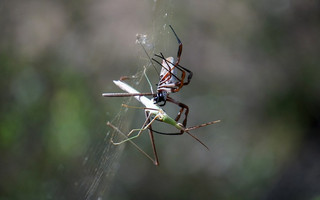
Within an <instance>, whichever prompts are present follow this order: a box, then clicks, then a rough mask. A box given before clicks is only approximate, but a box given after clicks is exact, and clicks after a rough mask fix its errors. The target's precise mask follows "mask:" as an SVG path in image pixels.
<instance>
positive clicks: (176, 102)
mask: <svg viewBox="0 0 320 200" xmlns="http://www.w3.org/2000/svg"><path fill="white" fill-rule="evenodd" d="M167 101H168V102H171V103H174V104H176V105H178V106H179V107H180V111H179V113H178V115H177V117H176V118H175V121H176V122H178V121H179V119H180V117H181V115H182V113H183V111H184V116H185V117H184V120H183V122H182V125H183V126H184V127H186V126H187V121H188V114H189V107H188V106H187V105H186V104H184V103H181V102H179V101H177V100H174V99H173V98H171V97H167Z"/></svg>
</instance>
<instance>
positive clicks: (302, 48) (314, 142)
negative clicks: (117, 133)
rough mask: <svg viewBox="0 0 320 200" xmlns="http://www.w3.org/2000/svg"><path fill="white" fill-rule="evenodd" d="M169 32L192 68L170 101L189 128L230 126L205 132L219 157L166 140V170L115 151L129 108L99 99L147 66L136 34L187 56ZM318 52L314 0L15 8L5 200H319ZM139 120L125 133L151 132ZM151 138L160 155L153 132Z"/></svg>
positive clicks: (4, 56) (4, 77)
mask: <svg viewBox="0 0 320 200" xmlns="http://www.w3.org/2000/svg"><path fill="white" fill-rule="evenodd" d="M168 24H171V25H172V26H173V27H174V28H175V31H176V32H177V34H178V35H179V37H180V39H181V40H182V42H183V44H184V50H183V53H182V60H181V65H183V66H185V67H187V68H189V69H190V70H192V71H193V72H194V78H193V79H192V82H191V84H190V85H189V86H186V87H184V88H183V89H182V90H181V92H179V94H175V95H172V97H174V98H176V99H177V100H180V101H182V102H184V103H185V104H187V105H189V107H190V115H189V122H188V124H189V125H190V126H192V125H196V124H199V123H203V122H207V121H212V120H217V119H221V120H222V122H221V123H220V124H217V125H213V126H210V127H205V128H202V129H199V130H195V131H193V133H194V134H195V135H197V136H198V137H199V138H200V139H201V140H202V141H204V142H205V143H206V144H207V145H208V146H209V147H210V149H211V150H210V151H206V150H205V149H204V148H203V147H202V146H201V145H200V144H198V143H197V142H196V141H194V140H192V138H190V137H188V136H187V135H183V136H161V135H156V136H155V137H156V138H155V139H156V144H157V148H158V154H159V157H160V167H155V166H153V165H152V163H151V162H150V161H148V160H147V159H146V158H145V157H144V156H143V155H142V154H140V153H139V152H138V151H136V150H135V149H134V148H133V147H132V146H131V145H123V146H122V147H113V146H110V145H109V139H108V138H109V136H106V134H107V133H108V131H109V130H110V129H109V128H108V127H106V125H105V123H106V121H108V120H112V119H114V118H115V116H117V113H118V112H119V110H120V109H121V101H122V99H121V100H119V99H106V98H103V97H101V93H102V92H119V91H120V90H119V89H118V88H116V86H114V85H113V83H112V80H114V79H118V78H119V77H120V76H122V75H131V74H135V73H136V72H137V71H140V72H141V70H142V66H143V65H146V63H148V61H146V60H145V58H146V56H145V54H144V52H143V51H142V49H141V47H140V46H139V45H137V44H135V39H136V38H135V37H136V34H137V33H144V34H148V36H149V38H150V40H151V43H150V46H149V49H148V51H150V52H154V53H158V52H159V51H161V52H163V53H164V55H165V56H170V55H176V50H177V44H176V41H175V38H174V37H173V35H172V33H171V32H170V30H169V29H168V26H167V25H168ZM150 52H149V53H150ZM319 52H320V3H319V1H315V0H310V1H299V0H293V1H289V0H278V1H266V0H259V1H248V0H247V1H233V0H230V1H221V0H213V1H209V0H206V1H205V0H203V1H170V0H168V1H147V0H142V1H141V0H140V1H138V0H124V1H111V0H97V1H96V0H94V1H88V0H82V1H53V0H44V1H40V0H30V1H28V2H26V1H22V0H15V1H9V0H3V1H1V2H0V70H1V72H0V89H1V90H0V92H1V97H0V100H1V107H0V108H1V109H0V112H1V115H0V160H1V161H0V163H1V164H0V180H1V181H0V200H4V199H115V200H123V199H151V198H152V199H304V200H305V199H310V200H318V199H320V138H319V128H320V127H319V125H320V123H319V122H320V121H319V120H320V119H319V117H320V114H319V112H320V78H319V77H320V56H319ZM148 74H150V78H151V80H152V82H153V83H154V84H155V83H156V82H157V81H158V79H157V77H156V75H155V73H154V72H153V71H152V69H150V70H148ZM137 87H139V90H144V91H148V87H147V86H145V87H143V86H141V85H139V86H137ZM132 104H134V103H132ZM174 109H175V108H174V107H172V106H171V107H170V105H169V106H168V107H167V108H166V110H168V111H170V110H174ZM174 112H175V111H172V113H174ZM120 114H125V115H126V114H127V113H125V112H121V113H120ZM128 115H130V116H134V117H128V119H126V120H125V121H123V123H122V124H119V126H120V125H121V128H122V130H123V131H128V130H129V129H132V128H139V127H140V126H141V125H142V122H143V117H144V114H143V112H142V111H140V110H129V111H128ZM172 115H174V114H172ZM133 119H134V120H133ZM139 141H140V143H139V144H140V145H142V147H143V148H144V149H146V150H147V151H148V152H151V151H150V146H149V144H148V136H147V134H144V135H143V136H141V138H139V139H137V142H139ZM141 141H142V142H141ZM124 146H126V147H125V148H124ZM123 148H124V151H121V150H122V149H123ZM121 152H122V153H121ZM120 155H122V156H120ZM88 159H89V161H88V162H89V163H90V164H88V163H87V160H88ZM97 172H103V173H102V176H101V177H102V178H101V179H100V180H101V181H100V182H99V181H98V182H97V185H95V182H93V181H94V180H97V177H99V174H98V173H97ZM95 186H96V187H95ZM89 188H91V190H90V189H89ZM89 190H90V191H91V192H90V195H88V191H89Z"/></svg>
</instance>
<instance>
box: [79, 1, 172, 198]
mask: <svg viewBox="0 0 320 200" xmlns="http://www.w3.org/2000/svg"><path fill="white" fill-rule="evenodd" d="M151 6H152V7H151V8H150V9H152V11H153V12H152V14H153V17H152V31H151V32H152V33H151V34H137V47H138V48H137V49H139V52H138V53H139V55H140V56H139V62H138V64H136V65H135V66H137V72H136V73H135V74H134V75H132V76H130V78H131V79H132V80H133V81H132V82H131V83H129V84H131V85H132V86H133V87H136V88H137V89H139V90H140V88H141V85H142V81H146V79H145V77H144V70H145V69H146V71H147V73H148V72H150V73H153V74H155V75H157V73H156V71H155V70H154V66H153V65H152V63H151V62H150V58H149V57H148V55H149V56H152V55H153V54H154V52H158V48H159V49H161V50H162V51H165V50H166V48H165V47H166V46H167V43H166V42H164V43H163V41H166V39H165V38H166V37H168V30H169V29H168V24H170V23H169V22H170V21H171V18H172V14H173V8H172V2H171V0H167V1H157V0H154V2H153V4H151ZM139 44H140V45H139ZM148 75H149V73H148ZM116 78H117V77H115V79H116ZM131 79H130V80H131ZM152 80H157V81H158V78H157V79H154V78H153V77H152ZM151 84H152V85H153V86H154V85H155V83H154V82H153V83H151ZM144 85H148V84H144ZM146 90H150V88H149V87H147V88H144V89H141V91H146ZM103 92H113V91H103ZM132 99H133V97H131V98H121V101H123V103H124V104H129V105H130V104H133V103H134V102H135V100H134V99H133V100H132ZM140 106H141V105H140ZM127 111H128V108H124V107H121V106H119V112H118V113H117V114H116V115H115V116H114V118H113V119H112V120H110V119H107V121H110V122H111V123H112V124H114V125H115V126H116V127H117V128H119V129H120V130H121V131H123V132H125V133H126V132H128V130H129V129H131V128H130V127H131V126H130V123H128V122H131V121H132V117H133V116H132V115H130V114H128V113H127ZM106 129H107V130H108V131H107V133H106V135H105V137H104V139H103V140H102V141H99V142H97V143H95V146H94V147H93V148H92V149H91V150H90V152H89V153H88V154H87V156H86V157H85V158H84V161H83V165H84V169H85V174H86V175H85V176H84V179H83V180H82V181H81V182H80V183H79V184H80V185H78V189H79V190H80V191H79V193H78V195H76V196H78V197H79V198H80V199H86V200H89V199H98V200H101V199H105V198H106V197H107V196H108V190H109V189H110V187H111V186H112V183H113V179H114V176H115V174H116V173H117V169H118V168H119V165H120V163H119V157H120V156H121V154H122V152H123V149H124V146H125V144H123V145H119V146H115V145H113V144H111V143H110V139H111V137H114V140H115V141H118V140H121V136H120V135H119V134H118V133H115V131H114V130H111V129H110V128H108V127H107V126H106Z"/></svg>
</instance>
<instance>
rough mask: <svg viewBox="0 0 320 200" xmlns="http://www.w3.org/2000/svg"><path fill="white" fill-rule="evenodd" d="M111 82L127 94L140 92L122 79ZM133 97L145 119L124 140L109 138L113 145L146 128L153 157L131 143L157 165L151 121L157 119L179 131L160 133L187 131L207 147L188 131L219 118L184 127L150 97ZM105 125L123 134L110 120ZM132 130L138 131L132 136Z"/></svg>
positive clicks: (138, 134) (128, 139)
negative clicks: (139, 104) (141, 106)
mask: <svg viewBox="0 0 320 200" xmlns="http://www.w3.org/2000/svg"><path fill="white" fill-rule="evenodd" d="M113 82H114V83H115V84H116V85H117V86H118V87H120V88H121V89H122V90H124V91H126V92H128V93H129V94H140V93H139V92H138V91H137V90H135V89H134V88H132V87H131V86H130V85H128V84H126V83H124V82H122V81H113ZM108 94H109V93H103V94H102V96H108ZM134 98H136V99H137V100H138V101H140V102H141V103H142V104H143V105H144V106H145V107H143V108H141V109H144V111H145V116H146V120H145V122H144V123H143V125H142V127H141V128H138V129H132V130H131V131H130V132H129V133H128V134H127V136H126V139H124V140H122V141H120V142H114V141H113V139H112V138H111V142H112V143H113V144H114V145H119V144H122V143H124V142H128V141H129V142H131V143H133V142H132V141H131V140H132V139H135V138H137V137H139V136H140V135H141V133H142V132H143V131H144V130H146V129H148V131H149V135H150V139H151V144H152V148H153V154H154V158H153V159H152V158H151V157H150V156H148V154H146V153H145V152H144V151H142V150H141V149H140V148H139V147H137V146H136V145H135V144H134V143H133V144H134V145H135V147H137V148H138V150H139V151H141V152H142V153H143V154H144V155H146V156H147V157H148V158H149V159H151V160H152V161H153V163H154V164H155V165H159V159H158V155H157V151H156V147H155V143H154V137H153V130H152V123H154V122H155V121H156V120H157V121H160V122H164V123H166V124H169V125H172V126H174V127H175V128H177V129H178V130H179V131H180V132H178V133H162V132H157V133H159V134H164V135H181V134H183V133H187V134H188V135H190V136H191V137H193V138H194V139H195V140H197V141H198V142H200V143H201V144H202V145H203V146H204V147H206V148H207V149H209V148H208V147H207V146H206V145H205V144H204V143H203V142H201V141H200V140H199V139H198V138H197V137H196V136H194V135H192V134H191V133H190V132H189V131H190V130H193V129H197V128H200V127H204V126H208V125H211V124H215V123H217V122H220V120H216V121H211V122H208V123H204V124H201V125H197V126H193V127H189V128H186V127H185V126H184V125H183V124H181V123H178V122H177V121H176V120H174V119H173V118H171V117H170V116H169V115H168V114H167V113H166V112H165V111H164V110H163V109H162V108H160V106H158V105H156V104H154V103H153V101H152V99H148V98H147V97H145V96H138V95H134ZM122 106H124V107H128V108H130V107H131V106H128V105H122ZM132 108H140V107H132ZM107 125H108V126H110V127H112V128H113V129H114V130H116V131H117V132H119V133H121V134H123V133H122V132H121V131H120V130H119V129H118V128H117V127H115V126H114V125H112V124H111V123H110V122H108V123H107ZM133 132H138V133H137V134H136V135H134V136H131V134H132V133H133Z"/></svg>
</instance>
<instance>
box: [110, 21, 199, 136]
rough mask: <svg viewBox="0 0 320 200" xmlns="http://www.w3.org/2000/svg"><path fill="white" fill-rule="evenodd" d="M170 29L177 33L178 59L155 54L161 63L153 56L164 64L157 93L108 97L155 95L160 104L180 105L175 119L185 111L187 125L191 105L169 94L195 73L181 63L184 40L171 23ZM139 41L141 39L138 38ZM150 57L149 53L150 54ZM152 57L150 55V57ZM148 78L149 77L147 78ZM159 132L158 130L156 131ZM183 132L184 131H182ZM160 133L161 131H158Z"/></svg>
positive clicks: (114, 94) (187, 81) (186, 82)
mask: <svg viewBox="0 0 320 200" xmlns="http://www.w3.org/2000/svg"><path fill="white" fill-rule="evenodd" d="M169 27H170V29H171V30H172V32H173V34H174V35H175V37H176V39H177V41H178V45H179V47H178V52H177V60H176V61H174V58H173V57H168V58H165V57H164V55H163V54H162V53H161V52H160V53H159V54H155V56H156V57H158V58H160V59H162V63H160V62H159V61H158V60H156V59H155V58H152V60H153V61H154V62H156V63H157V64H159V65H160V66H162V68H161V71H160V74H159V82H158V84H157V93H156V94H154V93H136V94H133V93H131V94H128V93H109V94H108V97H111V96H113V97H120V96H122V97H125V96H150V95H151V96H154V98H153V102H154V103H155V104H157V105H159V106H165V105H166V102H167V101H168V102H171V103H173V104H176V105H178V106H179V107H180V110H179V112H178V114H177V117H176V118H175V121H179V120H180V118H181V115H182V113H183V112H184V115H185V117H184V120H183V122H182V124H183V126H184V127H186V125H187V119H188V114H189V107H188V106H187V105H186V104H184V103H181V102H179V101H177V100H175V99H173V98H171V97H170V96H169V94H170V93H176V92H178V91H180V89H181V88H182V87H183V86H184V85H188V84H189V83H190V81H191V78H192V75H193V73H192V72H191V71H190V70H189V69H187V68H185V67H182V66H181V65H180V64H179V63H180V60H181V54H182V46H183V45H182V42H181V40H180V39H179V37H178V35H177V34H176V32H175V31H174V29H173V28H172V26H171V25H169ZM138 41H139V40H138ZM139 43H140V45H141V46H142V48H143V49H144V51H145V52H146V54H147V55H148V53H147V51H146V50H145V48H144V46H143V45H142V44H141V42H139ZM148 57H149V55H148ZM149 58H150V57H149ZM125 79H128V77H127V76H124V77H121V78H120V80H125ZM147 80H148V78H147ZM155 132H157V131H155ZM181 132H182V131H181ZM157 133H160V132H157Z"/></svg>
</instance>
